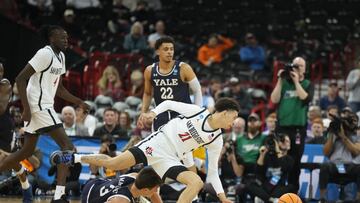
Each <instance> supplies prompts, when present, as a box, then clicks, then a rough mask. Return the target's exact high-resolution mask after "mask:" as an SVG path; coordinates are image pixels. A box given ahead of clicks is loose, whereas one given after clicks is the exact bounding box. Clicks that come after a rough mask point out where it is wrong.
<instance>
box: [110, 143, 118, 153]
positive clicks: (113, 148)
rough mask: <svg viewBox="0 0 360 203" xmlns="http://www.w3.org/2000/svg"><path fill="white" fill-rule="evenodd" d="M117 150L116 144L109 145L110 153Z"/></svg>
mask: <svg viewBox="0 0 360 203" xmlns="http://www.w3.org/2000/svg"><path fill="white" fill-rule="evenodd" d="M116 149H117V146H116V144H114V143H111V144H109V150H110V151H112V152H113V151H116Z"/></svg>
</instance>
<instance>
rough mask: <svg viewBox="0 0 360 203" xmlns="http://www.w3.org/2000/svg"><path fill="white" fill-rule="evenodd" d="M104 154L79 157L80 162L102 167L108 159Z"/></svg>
mask: <svg viewBox="0 0 360 203" xmlns="http://www.w3.org/2000/svg"><path fill="white" fill-rule="evenodd" d="M110 158H111V157H109V156H108V155H106V154H91V155H84V156H82V157H81V162H84V163H88V164H92V165H95V166H104V164H105V163H106V162H105V161H106V160H108V159H110Z"/></svg>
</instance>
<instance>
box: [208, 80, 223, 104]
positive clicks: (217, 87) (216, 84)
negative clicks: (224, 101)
mask: <svg viewBox="0 0 360 203" xmlns="http://www.w3.org/2000/svg"><path fill="white" fill-rule="evenodd" d="M221 92H222V80H221V78H220V77H217V76H214V77H212V78H211V80H210V89H209V93H210V95H211V96H212V97H214V99H215V100H217V99H218V98H219V94H220V93H221Z"/></svg>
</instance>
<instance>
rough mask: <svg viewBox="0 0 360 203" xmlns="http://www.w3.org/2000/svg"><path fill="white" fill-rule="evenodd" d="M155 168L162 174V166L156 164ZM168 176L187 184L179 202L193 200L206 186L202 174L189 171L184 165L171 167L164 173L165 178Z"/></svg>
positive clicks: (183, 202)
mask: <svg viewBox="0 0 360 203" xmlns="http://www.w3.org/2000/svg"><path fill="white" fill-rule="evenodd" d="M162 165H164V166H166V163H165V162H164V163H163V164H162ZM153 168H154V170H155V171H156V172H157V173H160V175H161V174H162V172H161V171H162V169H161V166H159V165H157V164H156V165H154V166H153ZM166 177H169V178H172V179H174V180H177V181H179V182H180V183H182V184H185V185H186V188H185V190H184V191H183V192H182V193H181V194H180V196H179V199H178V201H177V202H178V203H185V202H186V203H188V202H192V201H193V199H194V198H195V197H196V196H197V195H198V193H199V192H200V190H201V189H202V188H203V186H204V183H203V181H202V180H201V178H200V176H199V175H197V174H196V173H194V172H192V171H189V170H188V169H187V168H186V167H185V166H183V165H177V166H172V167H170V168H169V169H168V170H167V171H166V172H165V174H164V175H163V179H165V178H166Z"/></svg>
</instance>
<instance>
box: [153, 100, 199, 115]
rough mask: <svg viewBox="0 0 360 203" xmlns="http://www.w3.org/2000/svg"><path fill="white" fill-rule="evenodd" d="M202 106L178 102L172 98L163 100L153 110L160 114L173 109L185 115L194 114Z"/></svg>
mask: <svg viewBox="0 0 360 203" xmlns="http://www.w3.org/2000/svg"><path fill="white" fill-rule="evenodd" d="M201 109H202V108H200V107H199V106H196V105H195V104H186V103H182V102H176V101H171V100H166V101H163V102H161V104H159V105H158V106H157V107H156V108H155V109H153V110H151V111H152V112H154V113H155V114H156V115H159V114H161V113H163V112H165V111H168V110H171V111H175V112H178V113H179V114H181V115H184V116H192V115H194V114H196V113H198V112H199V111H201Z"/></svg>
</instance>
